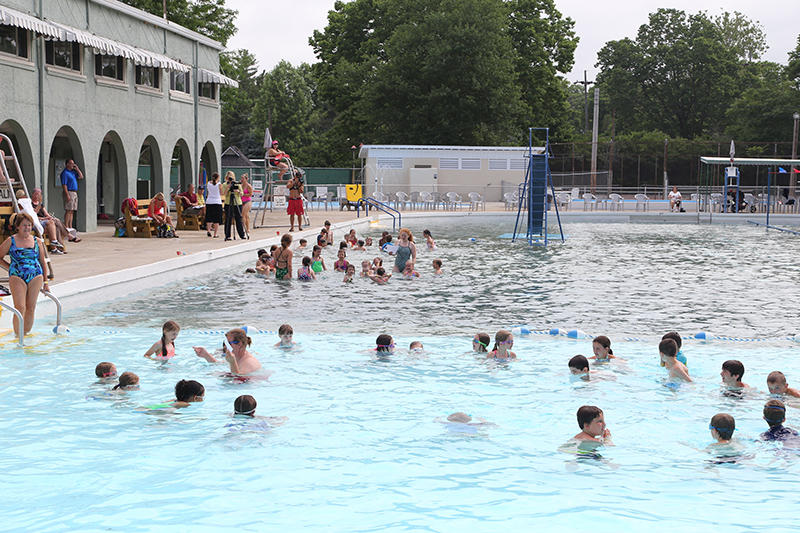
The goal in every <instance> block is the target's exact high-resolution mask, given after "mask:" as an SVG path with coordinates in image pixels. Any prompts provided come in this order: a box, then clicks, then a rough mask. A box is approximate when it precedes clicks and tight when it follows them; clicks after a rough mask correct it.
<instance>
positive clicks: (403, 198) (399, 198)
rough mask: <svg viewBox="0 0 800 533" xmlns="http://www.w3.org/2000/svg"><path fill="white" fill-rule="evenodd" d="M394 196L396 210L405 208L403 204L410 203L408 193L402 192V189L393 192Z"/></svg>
mask: <svg viewBox="0 0 800 533" xmlns="http://www.w3.org/2000/svg"><path fill="white" fill-rule="evenodd" d="M394 196H395V198H396V199H395V202H394V206H395V207H396V208H397V210H398V211H399V210H401V209H405V208H406V207H405V206H407V205H410V204H411V197H410V196H409V195H408V194H406V193H404V192H403V191H397V192H396V193H394Z"/></svg>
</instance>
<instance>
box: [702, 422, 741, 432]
mask: <svg viewBox="0 0 800 533" xmlns="http://www.w3.org/2000/svg"><path fill="white" fill-rule="evenodd" d="M708 429H713V430H716V431H718V432H719V433H725V432H727V431H731V432H733V431H736V428H733V429H730V428H717V427H714V426H712V425H711V424H709V425H708Z"/></svg>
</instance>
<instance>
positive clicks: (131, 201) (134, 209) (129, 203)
mask: <svg viewBox="0 0 800 533" xmlns="http://www.w3.org/2000/svg"><path fill="white" fill-rule="evenodd" d="M125 207H127V208H128V211H130V213H131V216H133V217H135V216H137V215H138V214H139V204H138V203H137V202H136V198H125V199H124V200H123V201H122V207H120V212H121V213H124V212H125Z"/></svg>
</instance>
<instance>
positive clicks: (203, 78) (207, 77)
mask: <svg viewBox="0 0 800 533" xmlns="http://www.w3.org/2000/svg"><path fill="white" fill-rule="evenodd" d="M197 81H199V82H200V83H219V84H220V85H228V86H229V87H234V88H236V89H238V88H239V82H238V81H236V80H234V79H231V78H229V77H227V76H223V75H222V74H219V73H217V72H212V71H210V70H206V69H204V68H199V69H197Z"/></svg>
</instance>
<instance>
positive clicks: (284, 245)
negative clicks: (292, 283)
mask: <svg viewBox="0 0 800 533" xmlns="http://www.w3.org/2000/svg"><path fill="white" fill-rule="evenodd" d="M291 245H292V236H291V235H290V234H288V233H285V234H284V235H283V237H281V247H280V248H277V249H276V250H275V251H274V252H273V253H272V259H273V260H274V263H275V279H292V251H291V250H290V249H289V246H291Z"/></svg>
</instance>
